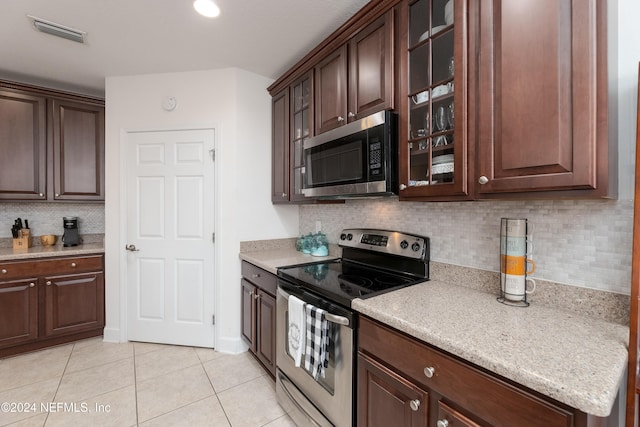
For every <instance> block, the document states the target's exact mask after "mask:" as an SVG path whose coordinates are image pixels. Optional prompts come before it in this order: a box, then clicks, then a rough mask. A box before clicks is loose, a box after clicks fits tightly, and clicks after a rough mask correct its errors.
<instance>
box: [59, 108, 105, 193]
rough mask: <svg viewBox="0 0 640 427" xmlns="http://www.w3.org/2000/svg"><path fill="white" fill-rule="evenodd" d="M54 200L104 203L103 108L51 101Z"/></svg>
mask: <svg viewBox="0 0 640 427" xmlns="http://www.w3.org/2000/svg"><path fill="white" fill-rule="evenodd" d="M52 121H53V159H54V163H53V164H54V170H53V183H54V197H53V198H54V199H55V200H104V108H102V107H98V106H94V105H88V104H81V103H75V102H69V101H61V100H55V99H54V100H53V101H52Z"/></svg>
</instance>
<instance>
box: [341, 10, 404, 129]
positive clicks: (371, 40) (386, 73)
mask: <svg viewBox="0 0 640 427" xmlns="http://www.w3.org/2000/svg"><path fill="white" fill-rule="evenodd" d="M392 44H393V19H392V12H387V13H386V14H385V15H384V16H383V17H382V18H380V19H378V20H377V21H376V22H374V23H372V24H370V25H369V26H368V27H367V28H366V29H364V30H363V31H361V32H360V33H358V34H357V35H356V36H355V37H354V38H353V39H352V40H351V41H350V42H349V79H350V80H349V113H348V120H349V121H353V120H357V119H361V118H363V117H365V116H368V115H369V114H373V113H375V112H377V111H381V110H384V109H387V108H392V107H393V86H394V80H393V58H392V55H393V49H392ZM352 114H353V116H352Z"/></svg>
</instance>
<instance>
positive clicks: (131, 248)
mask: <svg viewBox="0 0 640 427" xmlns="http://www.w3.org/2000/svg"><path fill="white" fill-rule="evenodd" d="M124 248H125V249H126V250H128V251H129V252H138V251H139V250H140V249H136V245H127V246H125V247H124Z"/></svg>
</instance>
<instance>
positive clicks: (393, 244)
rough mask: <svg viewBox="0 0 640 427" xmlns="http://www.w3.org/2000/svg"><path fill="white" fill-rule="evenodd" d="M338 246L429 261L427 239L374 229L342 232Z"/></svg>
mask: <svg viewBox="0 0 640 427" xmlns="http://www.w3.org/2000/svg"><path fill="white" fill-rule="evenodd" d="M338 244H339V245H340V246H343V247H350V248H357V249H364V250H370V251H376V252H382V253H387V254H392V255H398V256H402V257H405V258H414V259H420V260H429V238H428V237H424V236H418V235H415V234H407V233H402V232H399V231H389V230H374V229H346V230H342V233H341V234H340V240H339V241H338Z"/></svg>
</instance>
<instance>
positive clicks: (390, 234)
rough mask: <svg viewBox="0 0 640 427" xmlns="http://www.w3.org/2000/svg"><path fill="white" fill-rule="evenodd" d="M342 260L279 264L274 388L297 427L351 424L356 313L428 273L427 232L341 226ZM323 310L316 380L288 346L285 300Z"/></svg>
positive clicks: (353, 417)
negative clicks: (359, 303) (323, 364)
mask: <svg viewBox="0 0 640 427" xmlns="http://www.w3.org/2000/svg"><path fill="white" fill-rule="evenodd" d="M338 244H339V245H340V246H341V247H342V258H341V259H338V260H333V261H322V262H315V263H309V264H302V265H296V266H290V267H284V268H280V269H278V296H277V302H276V305H277V307H276V310H277V317H276V367H277V369H276V394H277V396H278V401H279V403H280V404H281V405H282V406H283V408H285V410H286V411H287V413H288V414H289V416H290V417H291V419H293V420H294V422H296V424H298V425H299V426H340V427H342V426H351V425H355V411H354V404H355V401H356V395H355V391H356V389H355V380H356V378H355V373H356V372H357V370H356V360H357V359H356V349H357V334H356V331H357V320H358V316H357V313H356V312H355V311H354V310H353V309H352V308H351V302H352V300H353V299H354V298H369V297H372V296H375V295H379V294H381V293H384V292H389V291H391V290H395V289H398V288H401V287H405V286H410V285H413V284H416V283H419V282H424V281H426V280H428V279H429V253H430V250H429V238H428V237H423V236H417V235H414V234H408V233H401V232H396V231H388V230H373V229H347V230H343V231H342V233H341V235H340V239H339V242H338ZM290 295H295V296H297V297H298V298H300V299H301V300H302V301H304V302H305V303H307V304H312V305H314V306H316V307H319V308H322V309H324V310H326V311H327V313H328V314H327V315H326V319H327V321H328V324H329V338H330V339H329V366H328V368H327V369H326V374H325V377H324V378H319V379H318V381H316V380H314V379H313V377H312V376H311V375H310V374H309V373H308V372H307V371H306V370H305V369H304V368H302V367H296V366H295V364H294V360H293V357H292V356H291V355H290V354H289V352H288V350H287V347H288V346H287V342H288V336H287V329H288V327H287V325H288V323H289V322H288V298H289V296H290Z"/></svg>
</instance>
